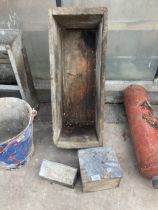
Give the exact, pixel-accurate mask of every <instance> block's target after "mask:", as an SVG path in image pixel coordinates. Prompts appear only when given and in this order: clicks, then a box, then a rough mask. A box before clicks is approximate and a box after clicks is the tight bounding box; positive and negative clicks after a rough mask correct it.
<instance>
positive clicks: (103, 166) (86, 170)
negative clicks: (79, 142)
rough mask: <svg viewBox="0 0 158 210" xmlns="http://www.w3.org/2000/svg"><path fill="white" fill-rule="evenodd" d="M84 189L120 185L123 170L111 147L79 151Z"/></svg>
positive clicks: (91, 189)
mask: <svg viewBox="0 0 158 210" xmlns="http://www.w3.org/2000/svg"><path fill="white" fill-rule="evenodd" d="M78 157H79V164H80V171H81V178H82V184H83V191H95V190H103V189H108V188H113V187H116V186H118V185H119V183H120V180H121V178H122V175H123V174H122V170H121V167H120V164H119V162H118V159H117V157H116V154H115V152H114V150H113V149H112V148H111V147H98V148H90V149H82V150H79V151H78Z"/></svg>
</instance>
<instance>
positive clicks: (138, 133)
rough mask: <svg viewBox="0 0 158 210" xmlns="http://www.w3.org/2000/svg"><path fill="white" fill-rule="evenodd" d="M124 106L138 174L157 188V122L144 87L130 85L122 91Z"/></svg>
mask: <svg viewBox="0 0 158 210" xmlns="http://www.w3.org/2000/svg"><path fill="white" fill-rule="evenodd" d="M124 104H125V109H126V113H127V117H128V122H129V127H130V131H131V136H132V142H133V144H134V148H135V152H136V157H137V161H138V167H139V171H140V173H141V174H142V175H143V176H144V177H146V178H149V179H152V183H153V187H154V188H158V120H157V118H155V117H154V113H153V110H152V108H151V105H150V102H149V97H148V95H147V92H146V90H145V88H144V87H142V86H139V85H131V86H129V87H127V88H126V89H125V91H124Z"/></svg>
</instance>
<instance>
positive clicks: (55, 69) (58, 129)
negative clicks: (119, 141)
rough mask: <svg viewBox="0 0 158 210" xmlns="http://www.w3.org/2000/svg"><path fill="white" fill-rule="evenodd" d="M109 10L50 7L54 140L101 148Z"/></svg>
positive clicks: (63, 145) (66, 144) (64, 145)
mask: <svg viewBox="0 0 158 210" xmlns="http://www.w3.org/2000/svg"><path fill="white" fill-rule="evenodd" d="M106 44H107V9H106V8H71V7H70V8H66V7H64V8H61V7H58V8H53V9H49V55H50V75H51V100H52V121H53V141H54V143H55V145H56V146H57V147H61V148H87V147H94V146H101V145H102V143H103V136H104V91H105V62H106V61H105V54H106Z"/></svg>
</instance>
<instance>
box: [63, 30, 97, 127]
mask: <svg viewBox="0 0 158 210" xmlns="http://www.w3.org/2000/svg"><path fill="white" fill-rule="evenodd" d="M63 34H64V43H63V48H64V73H63V112H64V116H63V119H64V125H65V126H76V125H77V126H81V127H82V126H87V125H94V118H95V116H94V115H95V103H94V102H95V63H96V58H95V50H96V43H95V40H96V32H95V30H66V31H64V33H63Z"/></svg>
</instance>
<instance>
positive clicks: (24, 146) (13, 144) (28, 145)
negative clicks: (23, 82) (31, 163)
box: [0, 97, 37, 169]
mask: <svg viewBox="0 0 158 210" xmlns="http://www.w3.org/2000/svg"><path fill="white" fill-rule="evenodd" d="M36 114H37V112H36V110H34V109H32V108H31V106H30V105H29V104H28V103H26V102H25V101H24V100H21V99H18V98H10V97H6V98H0V167H1V168H5V169H13V168H20V167H21V166H23V165H25V164H26V162H27V161H28V160H29V158H30V156H31V154H32V153H33V120H34V117H35V116H36Z"/></svg>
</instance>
